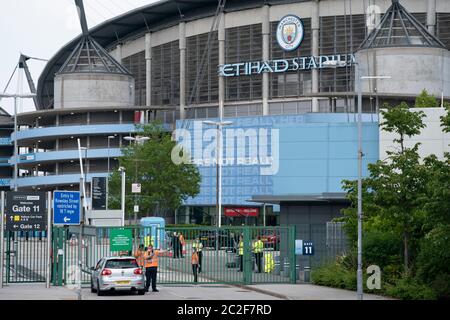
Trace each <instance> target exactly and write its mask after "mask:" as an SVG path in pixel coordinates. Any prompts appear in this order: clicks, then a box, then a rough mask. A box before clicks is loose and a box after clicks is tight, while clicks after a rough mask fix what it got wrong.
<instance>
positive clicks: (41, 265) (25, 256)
mask: <svg viewBox="0 0 450 320" xmlns="http://www.w3.org/2000/svg"><path fill="white" fill-rule="evenodd" d="M4 250H5V256H4V261H3V263H4V278H3V281H4V283H26V282H45V281H46V270H47V256H48V252H47V251H48V249H47V236H46V232H45V231H35V232H31V231H14V232H13V231H6V232H5V238H4Z"/></svg>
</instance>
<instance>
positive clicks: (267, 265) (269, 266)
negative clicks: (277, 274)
mask: <svg viewBox="0 0 450 320" xmlns="http://www.w3.org/2000/svg"><path fill="white" fill-rule="evenodd" d="M274 269H275V260H274V259H273V256H272V254H270V253H266V254H265V255H264V272H265V273H270V272H272V271H273V270H274Z"/></svg>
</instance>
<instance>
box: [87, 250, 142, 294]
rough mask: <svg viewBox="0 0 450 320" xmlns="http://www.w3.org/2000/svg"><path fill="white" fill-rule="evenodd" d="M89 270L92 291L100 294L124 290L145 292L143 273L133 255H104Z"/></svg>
mask: <svg viewBox="0 0 450 320" xmlns="http://www.w3.org/2000/svg"><path fill="white" fill-rule="evenodd" d="M91 270H92V275H91V292H92V293H95V292H96V293H97V294H98V295H99V296H102V295H103V294H105V293H106V292H111V291H122V290H124V291H132V292H136V291H137V293H138V294H139V295H144V294H145V275H144V273H143V271H142V269H141V268H140V267H139V266H138V264H137V261H136V258H134V257H104V258H102V259H100V261H99V262H98V263H97V265H96V266H95V268H91Z"/></svg>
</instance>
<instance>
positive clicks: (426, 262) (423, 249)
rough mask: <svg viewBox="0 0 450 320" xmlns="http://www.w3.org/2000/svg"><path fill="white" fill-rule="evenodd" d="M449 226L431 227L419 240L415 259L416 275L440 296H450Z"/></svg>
mask: <svg viewBox="0 0 450 320" xmlns="http://www.w3.org/2000/svg"><path fill="white" fill-rule="evenodd" d="M449 248H450V226H448V225H446V226H439V227H436V228H435V229H433V230H432V231H431V232H430V233H429V234H428V235H427V236H426V237H425V238H424V239H423V240H422V242H421V244H420V251H419V255H418V257H417V261H416V268H417V277H418V278H419V279H420V280H421V281H422V282H424V283H428V284H430V286H432V287H433V288H434V289H435V290H436V291H437V292H438V293H439V296H440V297H442V298H446V297H447V298H448V297H450V263H449V261H450V250H449Z"/></svg>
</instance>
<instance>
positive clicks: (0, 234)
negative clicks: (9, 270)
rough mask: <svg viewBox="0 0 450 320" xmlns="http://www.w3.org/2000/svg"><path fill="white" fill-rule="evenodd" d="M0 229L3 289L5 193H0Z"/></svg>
mask: <svg viewBox="0 0 450 320" xmlns="http://www.w3.org/2000/svg"><path fill="white" fill-rule="evenodd" d="M0 205H1V206H2V208H1V229H0V288H3V252H4V241H5V191H2V193H1V203H0Z"/></svg>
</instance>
